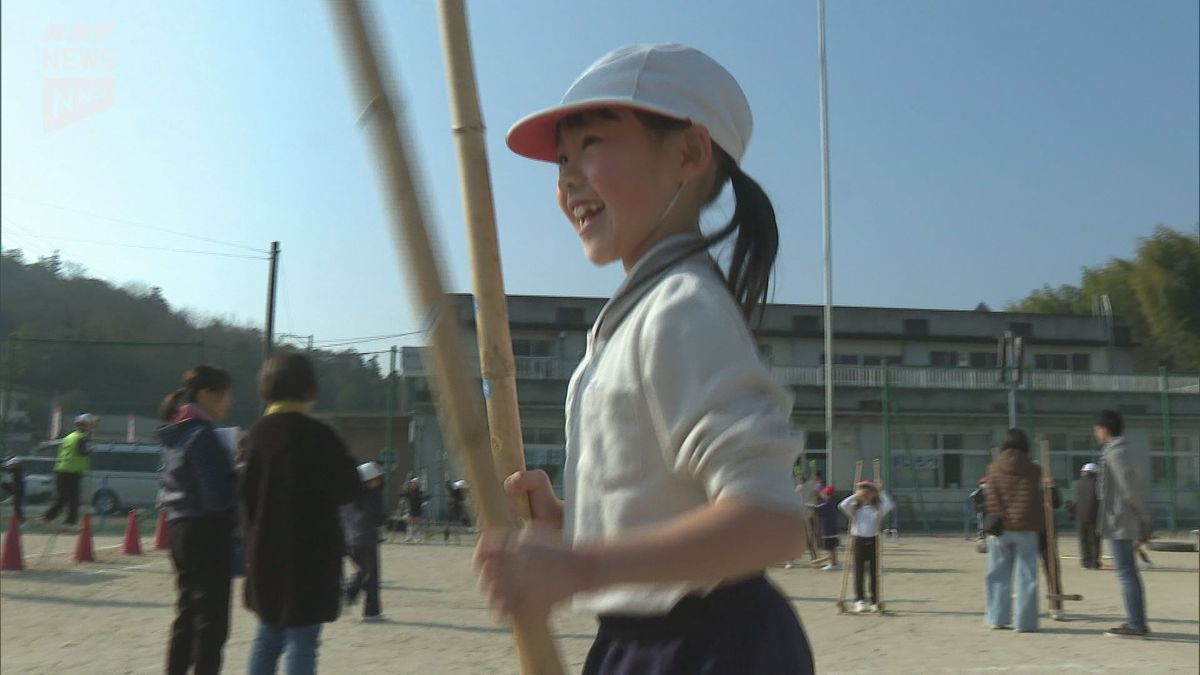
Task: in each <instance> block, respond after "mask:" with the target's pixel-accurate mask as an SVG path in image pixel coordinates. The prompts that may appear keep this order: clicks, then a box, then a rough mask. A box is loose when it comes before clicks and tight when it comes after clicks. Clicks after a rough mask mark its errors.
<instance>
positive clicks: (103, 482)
mask: <svg viewBox="0 0 1200 675" xmlns="http://www.w3.org/2000/svg"><path fill="white" fill-rule="evenodd" d="M59 443H60V441H47V442H45V443H42V444H40V445H38V446H37V449H36V450H34V452H33V453H32V454H33V455H34V456H36V457H57V456H58V446H59ZM88 445H89V446H90V447H91V449H92V454H91V460H92V468H91V471H89V472H88V473H86V474H84V477H83V485H82V487H81V489H80V501H81V502H83V503H90V504H91V505H92V508H93V510H94V511H95V512H96V513H106V514H113V513H119V512H120V511H122V510H124V509H128V508H133V507H141V506H153V505H154V503H155V502H156V501H157V498H158V488H159V473H160V472H161V471H162V461H163V460H162V453H163V448H162V446H160V445H156V444H153V443H110V442H105V441H91V442H89V443H88ZM27 475H28V472H27Z"/></svg>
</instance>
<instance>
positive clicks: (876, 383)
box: [771, 366, 1200, 395]
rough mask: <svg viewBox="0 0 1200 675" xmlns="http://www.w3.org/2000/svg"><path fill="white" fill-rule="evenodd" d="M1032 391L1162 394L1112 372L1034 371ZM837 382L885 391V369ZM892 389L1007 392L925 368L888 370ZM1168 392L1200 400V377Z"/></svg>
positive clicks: (810, 378)
mask: <svg viewBox="0 0 1200 675" xmlns="http://www.w3.org/2000/svg"><path fill="white" fill-rule="evenodd" d="M771 374H772V376H774V378H775V380H776V381H777V382H779V383H780V384H784V385H789V386H801V387H803V386H821V385H823V384H825V373H824V368H823V367H821V366H772V367H771ZM1026 377H1028V378H1029V380H1028V386H1029V387H1030V388H1032V389H1033V390H1034V391H1120V392H1141V393H1158V392H1160V391H1161V389H1160V387H1161V380H1160V378H1159V376H1158V375H1150V374H1131V375H1117V374H1110V373H1083V372H1051V371H1036V370H1035V371H1033V372H1030V373H1027V374H1026ZM833 383H834V385H837V386H842V387H871V388H876V387H882V386H883V368H882V367H879V366H834V367H833ZM888 385H889V386H891V387H896V388H901V389H970V390H997V391H1001V390H1003V389H1004V388H1005V386H1004V384H1003V383H1001V382H1000V381H999V378H997V376H996V371H995V370H994V369H991V368H937V367H924V366H889V367H888ZM1167 391H1168V393H1171V394H1192V395H1200V375H1197V374H1185V375H1170V376H1168V377H1167Z"/></svg>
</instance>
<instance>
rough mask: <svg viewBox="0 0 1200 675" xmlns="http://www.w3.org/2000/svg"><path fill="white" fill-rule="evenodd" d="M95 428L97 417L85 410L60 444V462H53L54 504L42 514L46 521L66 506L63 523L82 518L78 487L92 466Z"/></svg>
mask: <svg viewBox="0 0 1200 675" xmlns="http://www.w3.org/2000/svg"><path fill="white" fill-rule="evenodd" d="M95 428H96V418H95V416H93V415H90V414H88V413H84V414H82V415H80V416H79V417H76V418H75V431H72V432H71V433H69V434H67V436H66V438H64V439H62V443H61V444H60V445H59V446H58V461H57V462H55V464H54V503H53V504H51V505H50V508H49V510H47V511H46V513H45V514H44V515H43V516H42V522H43V523H45V524H49V523H50V522H52V521H53V520H54V519H55V518H56V517H57V516H58V512H59V511H61V510H62V508H63V507H64V506H66V507H67V517H66V519H65V520H63V524H64V525H67V526H72V525H74V524H75V521H76V520H77V519H78V518H79V486H80V484H81V483H82V482H83V474H85V473H87V472H88V469H90V468H91V464H92V460H91V457H90V455H91V454H92V449H91V448H90V447H89V446H88V443H89V441H90V440H91V438H92V431H93V430H94V429H95Z"/></svg>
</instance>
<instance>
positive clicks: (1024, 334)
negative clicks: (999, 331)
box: [1008, 321, 1033, 340]
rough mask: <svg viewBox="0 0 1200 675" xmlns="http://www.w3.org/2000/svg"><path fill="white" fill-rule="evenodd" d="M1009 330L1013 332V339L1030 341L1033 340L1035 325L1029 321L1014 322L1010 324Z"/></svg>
mask: <svg viewBox="0 0 1200 675" xmlns="http://www.w3.org/2000/svg"><path fill="white" fill-rule="evenodd" d="M1008 330H1009V331H1011V332H1012V334H1013V337H1019V338H1023V339H1025V340H1029V339H1032V338H1033V324H1032V323H1029V322H1028V321H1013V322H1012V323H1010V324H1008Z"/></svg>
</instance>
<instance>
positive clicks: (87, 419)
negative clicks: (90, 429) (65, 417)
mask: <svg viewBox="0 0 1200 675" xmlns="http://www.w3.org/2000/svg"><path fill="white" fill-rule="evenodd" d="M95 421H96V418H95V417H94V416H93V415H92V414H91V413H83V414H82V415H80V416H79V417H76V418H75V424H91V423H93V422H95Z"/></svg>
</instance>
